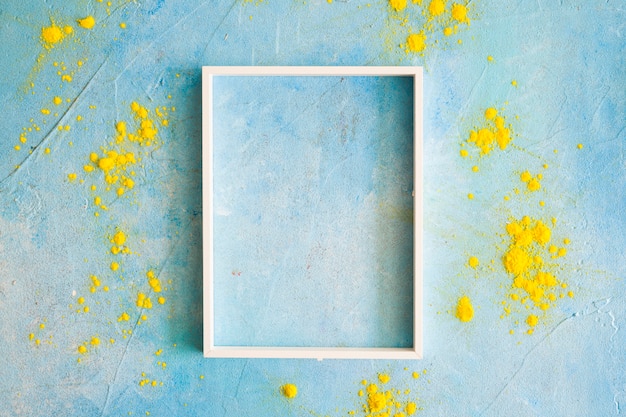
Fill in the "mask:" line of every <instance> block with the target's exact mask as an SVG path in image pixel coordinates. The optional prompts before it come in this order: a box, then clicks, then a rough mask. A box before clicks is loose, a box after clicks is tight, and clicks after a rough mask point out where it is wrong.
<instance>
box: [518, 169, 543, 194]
mask: <svg viewBox="0 0 626 417" xmlns="http://www.w3.org/2000/svg"><path fill="white" fill-rule="evenodd" d="M542 179H543V175H542V174H537V175H536V176H534V177H533V176H532V174H531V173H530V172H528V171H524V172H522V174H521V175H520V180H521V181H522V182H524V183H526V188H527V189H528V191H531V192H532V191H538V190H540V189H541V182H540V181H541V180H542Z"/></svg>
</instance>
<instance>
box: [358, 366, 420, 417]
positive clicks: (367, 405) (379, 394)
mask: <svg viewBox="0 0 626 417" xmlns="http://www.w3.org/2000/svg"><path fill="white" fill-rule="evenodd" d="M381 377H382V378H381ZM378 380H379V381H380V382H381V383H383V384H385V385H387V384H389V382H390V381H391V377H390V376H389V375H388V374H379V375H378ZM363 382H364V383H363ZM361 384H362V385H364V386H365V389H364V390H363V389H360V390H359V391H358V396H359V401H361V411H362V413H363V415H364V416H365V417H384V416H388V417H392V416H393V417H406V416H411V415H413V414H415V412H416V411H417V410H418V407H417V404H416V401H415V400H413V399H411V398H410V397H409V395H410V393H411V390H410V389H398V388H396V387H390V388H389V389H383V388H382V387H379V386H378V385H377V384H376V383H369V382H368V381H365V380H364V381H362V382H361ZM349 414H350V415H355V414H357V411H351V412H349Z"/></svg>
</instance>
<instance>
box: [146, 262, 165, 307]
mask: <svg viewBox="0 0 626 417" xmlns="http://www.w3.org/2000/svg"><path fill="white" fill-rule="evenodd" d="M146 276H147V277H148V284H150V288H152V290H153V291H154V292H161V282H160V281H159V278H157V277H156V275H154V271H152V270H150V271H148V272H147V273H146ZM161 304H162V303H161Z"/></svg>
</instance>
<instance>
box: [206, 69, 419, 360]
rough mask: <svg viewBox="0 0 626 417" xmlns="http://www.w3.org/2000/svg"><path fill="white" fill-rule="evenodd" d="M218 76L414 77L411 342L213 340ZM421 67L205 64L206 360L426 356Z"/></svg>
mask: <svg viewBox="0 0 626 417" xmlns="http://www.w3.org/2000/svg"><path fill="white" fill-rule="evenodd" d="M219 76H268V77H270V76H281V77H288V76H311V77H314V76H341V77H350V76H373V77H384V76H390V77H401V76H404V77H412V78H413V86H414V87H413V149H414V154H413V170H414V172H413V182H414V183H413V329H412V330H413V346H411V347H404V348H387V347H385V348H379V347H364V348H361V347H282V346H281V347H278V346H276V347H274V346H262V347H259V346H220V345H216V343H215V315H214V309H213V308H214V301H213V300H214V297H215V292H214V275H213V259H214V258H213V241H214V229H213V216H214V211H213V204H212V200H213V198H212V196H213V129H212V126H213V120H214V114H213V79H214V78H215V77H219ZM422 79H423V70H422V67H416V66H371V67H354V66H293V67H287V66H274V67H263V66H245V67H242V66H205V67H203V68H202V161H203V162H202V182H203V186H202V187H203V190H202V205H203V332H204V334H203V344H204V346H203V353H204V356H205V357H207V358H309V359H317V360H322V359H387V360H389V359H390V360H406V359H422V358H423V320H422V309H423V292H422V279H423V277H422V275H423V273H422V270H423V268H422V264H423V255H422V252H423V250H422V236H423V232H422V231H423V214H422V213H423V174H422V169H423V161H422V155H423V145H422V143H423V133H422V131H423V116H422V114H423V99H422V97H423V81H422Z"/></svg>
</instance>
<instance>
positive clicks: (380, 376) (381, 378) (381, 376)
mask: <svg viewBox="0 0 626 417" xmlns="http://www.w3.org/2000/svg"><path fill="white" fill-rule="evenodd" d="M390 379H391V378H390V377H389V375H387V374H378V380H379V381H380V382H382V383H383V384H386V383H387V382H389V380H390Z"/></svg>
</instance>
